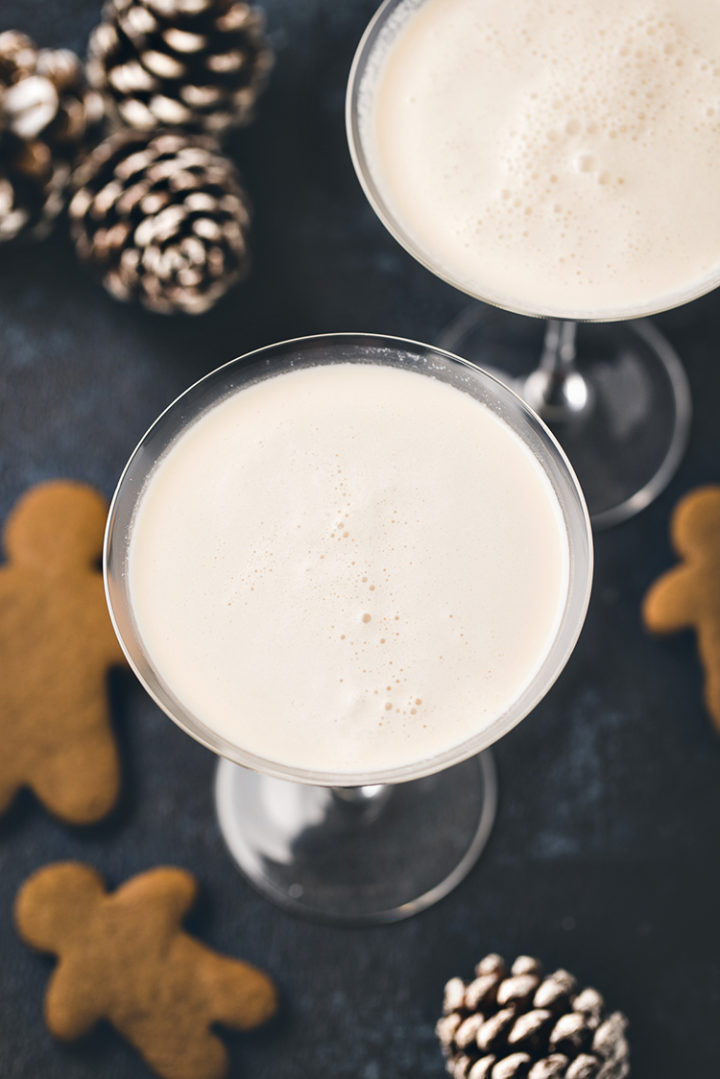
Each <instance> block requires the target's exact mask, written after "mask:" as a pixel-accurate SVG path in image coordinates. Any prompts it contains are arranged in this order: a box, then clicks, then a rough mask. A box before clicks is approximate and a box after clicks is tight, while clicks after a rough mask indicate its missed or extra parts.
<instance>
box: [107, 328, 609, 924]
mask: <svg viewBox="0 0 720 1079" xmlns="http://www.w3.org/2000/svg"><path fill="white" fill-rule="evenodd" d="M105 565H106V581H107V591H108V600H109V605H110V610H111V614H112V617H113V620H114V623H115V626H116V629H117V631H118V635H119V637H120V640H121V642H122V644H123V647H124V648H125V651H126V653H127V655H128V658H129V660H130V662H131V664H132V666H133V667H134V669H135V671H136V673H137V674H138V676H139V677H140V679H141V680H142V681H143V683H144V684H145V686H146V688H147V689H148V690H149V692H150V693H151V694H152V695H153V696H154V697H155V699H156V700H157V702H158V703H159V704H160V705H161V707H163V708H164V709H165V711H166V712H167V713H168V714H169V715H170V717H171V718H172V719H174V720H175V721H176V722H177V723H178V724H179V725H180V726H181V727H183V728H184V729H185V730H186V731H187V732H188V733H190V734H192V735H193V736H194V737H195V738H197V739H198V740H199V741H201V742H202V743H203V744H205V745H206V746H208V747H209V748H211V749H213V750H214V751H215V752H217V753H219V754H221V755H222V756H224V757H225V758H227V759H226V760H224V761H222V762H221V764H220V766H219V769H218V781H217V786H216V795H217V808H218V814H219V817H220V824H221V828H222V831H223V835H224V836H225V839H226V840H227V842H228V845H229V847H230V849H231V851H232V853H233V854H234V856H235V858H236V860H237V861H238V862H239V864H240V865H241V866H242V868H243V869H244V870H245V872H246V873H247V874H248V875H249V876H250V877H251V878H252V879H253V880H254V881H255V883H257V884H258V885H259V886H260V887H261V888H262V889H263V890H264V891H266V892H268V893H269V894H271V895H272V896H273V897H274V898H276V899H277V900H278V901H279V902H282V903H284V904H286V905H289V906H294V907H299V908H301V909H303V910H305V911H306V912H309V913H315V914H320V915H322V916H323V917H328V918H334V919H339V920H348V919H350V920H353V921H372V920H389V919H394V918H398V917H405V916H407V915H408V914H411V913H413V912H414V911H415V910H419V909H421V908H422V907H423V906H427V905H428V904H429V903H431V902H433V901H435V900H436V899H438V898H440V896H441V895H444V894H445V893H446V892H447V891H449V890H450V888H452V887H453V886H454V884H455V883H457V881H458V880H460V879H461V878H462V877H463V876H464V875H465V873H466V872H467V871H468V869H469V868H470V866H471V865H472V864H473V863H474V861H475V860H476V858H477V856H478V855H479V853H480V850H481V849H482V847H483V845H484V843H485V840H486V838H487V835H488V833H489V830H490V826H491V823H492V818H493V812H494V804H495V796H494V791H495V786H494V773H493V770H492V764H491V760H490V758H489V755H488V754H487V753H483V752H481V751H482V750H485V749H486V748H487V747H488V746H489V745H490V744H491V743H492V742H494V741H495V740H496V739H497V738H499V737H501V736H502V735H503V734H504V733H505V732H506V731H507V730H509V729H510V728H511V727H513V726H514V725H515V724H517V723H518V722H519V721H520V720H521V719H522V718H523V717H524V716H525V715H527V713H528V712H529V711H530V710H531V709H532V708H533V707H534V706H535V705H536V704H537V702H538V701H539V700H540V698H541V697H542V696H543V695H544V694H545V692H547V689H548V688H549V686H550V685H551V684H552V682H553V681H554V679H555V678H556V677H557V675H558V673H559V672H560V670H561V669H562V667H563V665H564V663H565V661H566V660H567V658H568V656H569V654H570V652H571V650H572V648H573V646H574V643H575V640H576V639H577V635H578V633H579V631H580V627H581V625H582V621H583V618H584V614H585V609H586V604H587V599H588V594H589V587H590V576H591V566H592V550H591V543H590V536H589V526H588V519H587V513H586V510H585V506H584V503H583V500H582V495H581V494H580V491H579V488H578V486H577V482H576V480H575V478H574V476H573V474H572V472H571V471H570V469H569V467H568V465H567V462H566V460H565V458H564V456H563V454H562V452H561V451H560V450H559V448H558V446H557V444H556V443H555V442H554V440H553V439H552V436H551V435H550V434H549V432H548V431H547V430H546V429H545V428H544V427H543V426H542V424H541V423H540V422H539V421H538V419H537V418H536V417H535V416H534V415H533V414H532V413H531V412H530V411H529V410H528V409H527V408H526V407H525V406H524V405H523V404H522V402H521V401H520V400H519V398H517V397H516V396H515V395H514V394H513V393H512V392H511V391H509V390H508V389H507V388H506V387H505V386H503V385H502V384H501V383H498V382H497V381H496V380H494V379H493V378H491V377H490V376H488V375H487V374H485V373H484V372H481V371H479V370H478V369H477V368H474V367H473V366H472V365H470V364H466V363H465V362H464V361H462V360H460V359H457V358H456V357H452V356H450V355H448V354H446V353H443V352H441V351H439V350H437V349H432V348H428V347H427V346H424V345H419V344H415V343H413V342H407V341H399V340H397V339H394V338H385V337H374V336H372V335H364V334H356V335H348V334H340V335H330V336H327V337H318V338H306V339H301V340H299V341H294V342H287V343H284V344H281V345H275V346H270V347H269V348H267V349H261V350H259V351H258V352H257V353H254V354H251V355H250V356H249V357H245V358H243V359H241V360H238V361H235V362H234V363H232V364H228V365H227V366H226V367H224V368H220V369H219V370H218V371H216V372H213V373H212V374H211V375H208V376H207V378H205V379H203V380H201V381H200V382H199V383H197V384H196V385H195V386H193V387H191V388H190V389H189V390H188V391H187V392H186V393H185V394H183V396H182V397H180V398H179V399H178V400H177V401H176V402H175V403H174V404H173V405H172V406H171V407H170V408H169V409H167V410H166V411H165V412H164V413H163V415H162V416H161V417H160V418H159V419H158V421H157V422H156V423H155V425H154V426H153V427H152V428H151V429H150V431H149V432H148V433H147V435H146V436H145V438H144V439H143V441H142V442H141V443H140V445H139V446H138V448H137V450H136V451H135V453H134V455H133V456H132V458H131V459H130V461H129V463H128V466H127V468H126V470H125V473H124V474H123V477H122V479H121V481H120V484H119V486H118V490H117V492H116V495H115V499H114V500H113V505H112V508H111V516H110V521H109V525H108V535H107V542H106V558H105ZM478 754H479V756H478ZM231 762H235V763H231ZM238 764H240V765H245V766H246V767H244V768H239V767H237V765H238ZM248 769H252V771H250V770H248ZM288 780H290V781H293V782H288ZM394 782H397V784H398V785H396V786H393V787H388V786H384V784H387V783H394ZM386 803H387V804H386Z"/></svg>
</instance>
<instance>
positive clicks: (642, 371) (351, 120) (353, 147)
mask: <svg viewBox="0 0 720 1079" xmlns="http://www.w3.org/2000/svg"><path fill="white" fill-rule="evenodd" d="M431 2H432V0H431ZM426 6H428V0H385V3H383V4H382V5H381V6H380V8H379V10H378V11H377V13H376V14H375V16H374V18H373V19H372V20H371V22H370V24H369V26H368V27H367V30H366V31H365V34H364V36H363V38H362V40H361V41H360V44H359V46H358V49H357V52H356V54H355V59H354V62H353V65H352V69H351V72H350V78H349V84H348V91H347V104H346V119H347V132H348V140H349V145H350V152H351V156H352V160H353V163H354V166H355V169H356V172H357V175H358V177H359V179H360V182H361V184H362V187H363V189H364V191H365V194H366V196H367V198H368V200H369V201H370V204H371V205H372V207H373V209H374V210H375V212H376V213H377V215H378V217H379V218H380V220H381V221H382V222H383V224H384V225H385V227H386V228H387V229H388V230H389V232H390V233H391V234H392V235H393V236H394V237H395V239H396V240H398V242H399V243H400V244H401V245H402V246H403V247H404V248H405V249H406V250H407V251H408V252H409V253H410V254H411V255H412V256H413V257H414V258H415V259H417V261H418V262H420V263H422V264H423V265H424V266H425V267H426V268H427V269H429V270H430V271H431V272H432V273H433V274H435V275H436V276H438V277H440V278H442V279H443V280H445V281H447V282H448V283H449V284H451V285H453V286H454V287H455V288H457V289H459V290H461V291H463V292H469V293H470V294H471V295H473V298H474V299H475V300H478V301H483V302H484V303H486V304H492V305H494V306H496V307H499V308H504V309H505V310H509V311H515V312H516V313H518V314H523V315H530V316H534V317H538V318H549V321H548V323H547V328H546V332H545V337H544V342H543V341H542V337H541V338H540V340H538V336H537V333H536V332H535V328H534V325H533V324H532V323H529V322H525V323H524V324H519V323H517V324H516V325H515V326H511V325H509V324H508V321H507V320H505V319H503V318H502V316H500V317H498V315H499V313H498V315H496V316H494V317H493V316H492V315H491V314H490V313H489V312H488V310H487V308H483V307H482V306H481V305H480V304H479V303H475V304H474V305H472V306H471V307H468V308H466V309H464V310H463V311H461V313H460V314H459V316H458V317H457V318H456V319H455V320H453V322H452V323H451V324H450V325H449V326H448V327H447V328H446V329H445V331H444V332H443V333H441V334H440V335H439V338H438V341H439V343H440V344H441V345H442V346H443V347H445V348H447V349H449V350H451V351H456V352H459V353H460V354H462V355H464V356H468V357H470V358H471V359H472V360H473V361H474V362H476V363H478V364H480V365H481V366H483V367H487V368H489V369H491V370H493V371H494V372H495V373H496V374H498V376H499V377H501V378H503V379H504V380H505V381H507V382H508V383H509V384H510V385H512V386H513V388H514V389H515V390H516V391H517V392H518V393H519V394H520V395H521V396H522V397H523V398H524V399H525V400H526V401H527V402H528V404H530V406H531V407H532V408H533V409H534V410H535V411H536V412H537V413H538V414H539V415H540V416H541V417H542V418H543V419H544V420H545V422H547V423H548V424H549V425H550V427H551V428H552V429H553V430H554V432H555V434H556V435H557V436H558V438H559V440H560V442H561V444H562V445H563V448H564V449H565V451H566V452H567V454H568V456H569V458H570V460H571V461H572V463H573V467H574V468H575V470H576V472H577V474H578V477H579V480H580V483H581V485H582V488H583V492H584V494H585V497H586V499H587V503H588V508H589V511H590V516H591V519H592V522H593V524H594V525H595V526H596V527H604V526H608V525H612V524H616V523H618V522H620V521H622V520H625V519H626V518H628V517H631V516H632V515H633V514H635V513H637V512H638V511H639V510H641V509H643V508H644V507H645V506H646V505H648V503H649V502H651V501H652V500H653V498H655V497H656V495H657V494H658V493H659V492H660V491H661V490H662V489H663V487H664V486H665V485H666V483H667V482H668V481H669V480H670V478H671V476H672V475H673V473H674V472H675V469H676V468H677V466H678V464H679V462H680V459H681V457H682V454H683V451H684V449H685V445H686V442H687V437H688V433H689V424H690V417H691V403H690V393H689V388H688V383H687V377H686V375H685V372H684V369H683V367H682V365H681V363H680V361H679V359H678V357H677V355H676V353H675V351H674V349H673V348H672V346H671V345H670V344H669V342H668V341H667V340H666V339H665V338H664V337H663V336H662V334H661V333H660V332H659V330H658V329H657V328H656V327H655V326H654V325H653V324H652V323H651V322H649V321H648V320H647V319H645V318H644V317H643V318H641V317H640V316H646V315H649V314H654V313H657V312H658V311H660V310H663V309H664V308H663V306H662V305H661V304H660V305H658V304H654V303H652V302H649V303H645V304H641V305H637V307H636V308H635V309H632V310H628V309H627V308H624V309H622V310H612V309H607V310H602V311H599V312H598V313H593V312H592V311H591V312H588V313H583V315H582V320H581V321H578V316H577V315H575V318H573V312H572V311H568V310H564V309H563V308H562V306H560V307H558V308H557V309H555V310H551V309H545V310H543V309H542V307H541V306H538V307H537V308H534V309H531V308H530V307H528V308H523V307H521V306H517V305H516V304H514V303H512V302H508V301H507V300H505V299H504V298H503V296H502V295H492V294H484V295H479V294H475V293H472V292H470V290H469V289H468V287H467V285H466V284H464V283H463V281H462V280H461V278H460V275H459V274H455V273H454V272H453V270H452V268H448V267H446V266H444V265H442V264H441V262H440V259H439V258H438V257H436V256H435V253H434V252H433V251H432V250H430V249H428V248H427V247H425V246H422V245H421V243H420V242H419V241H418V240H417V238H416V237H415V236H413V235H412V234H411V232H410V230H409V229H408V227H407V225H406V223H405V222H404V220H403V218H402V215H399V214H398V212H397V211H396V209H395V208H394V207H393V206H391V205H390V202H389V199H388V197H387V195H386V192H385V185H384V184H383V183H382V181H381V176H380V165H379V163H378V155H377V153H376V152H375V151H374V148H373V146H372V145H371V144H372V142H373V137H374V136H373V104H372V102H373V97H374V94H375V91H376V88H377V83H378V80H379V77H380V74H381V72H382V69H383V64H384V62H385V58H386V57H387V55H388V51H389V50H390V49H391V48H392V46H393V44H394V42H395V41H396V40H397V38H398V35H399V34H400V33H401V32H402V31H403V30H404V29H405V27H406V26H407V25H409V24H410V23H411V22H412V20H413V18H414V17H415V16H416V14H417V12H419V11H420V10H421V9H422V8H423V7H426ZM473 13H475V16H474V17H477V15H478V9H477V8H473V7H472V5H468V7H467V15H468V27H469V31H468V32H474V31H473V30H472V28H471V22H472V18H473ZM479 14H480V15H481V11H480V12H479ZM621 44H622V43H621ZM618 47H619V46H618ZM669 62H670V61H669ZM672 62H674V60H673V61H672ZM500 92H502V91H500ZM457 104H460V102H457ZM437 152H438V153H441V152H442V151H441V149H440V148H439V147H438V148H437ZM622 243H623V237H622V235H621V233H620V231H618V244H619V245H622ZM716 283H717V282H715V281H711V282H706V283H704V284H703V285H702V286H701V287H698V288H697V289H696V290H694V291H691V292H689V293H688V294H687V295H685V294H682V295H679V296H678V298H677V300H676V301H675V303H677V304H679V303H684V302H687V301H688V300H691V299H694V298H695V297H696V296H698V295H700V294H702V293H704V292H706V291H709V289H710V288H712V287H714V285H715V284H716ZM629 320H632V321H629ZM538 357H539V364H538Z"/></svg>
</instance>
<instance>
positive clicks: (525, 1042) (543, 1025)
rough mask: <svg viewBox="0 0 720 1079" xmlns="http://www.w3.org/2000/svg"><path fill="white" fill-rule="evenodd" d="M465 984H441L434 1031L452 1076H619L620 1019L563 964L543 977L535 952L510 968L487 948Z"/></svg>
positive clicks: (623, 1057) (624, 1058)
mask: <svg viewBox="0 0 720 1079" xmlns="http://www.w3.org/2000/svg"><path fill="white" fill-rule="evenodd" d="M475 975H476V976H475V979H474V980H473V981H471V982H469V983H468V984H466V983H465V982H463V980H462V979H461V978H451V980H450V981H449V982H448V983H447V985H446V986H445V1001H444V1006H443V1012H444V1014H443V1017H442V1019H440V1020H439V1021H438V1024H437V1028H436V1031H437V1035H438V1038H439V1039H440V1044H441V1046H442V1050H443V1053H444V1054H445V1057H446V1060H447V1070H448V1072H449V1073H450V1075H452V1076H453V1079H625V1077H626V1076H627V1075H628V1074H629V1071H630V1067H629V1050H628V1044H627V1041H626V1039H625V1030H626V1027H627V1020H626V1018H625V1016H624V1015H622V1013H621V1012H612V1013H608V1011H607V1009H606V1007H605V1002H604V1000H603V998H602V997H601V996H600V994H599V993H598V992H597V991H596V990H595V989H584V990H583V991H582V992H578V988H577V982H576V980H575V978H574V977H573V976H572V974H568V972H567V971H566V970H556V971H555V972H554V974H549V975H547V976H543V972H542V967H541V965H540V963H539V962H538V961H537V959H531V958H530V957H529V956H520V957H519V958H518V959H516V960H515V962H514V963H513V965H512V967H511V968H510V970H508V968H507V966H506V965H505V962H504V961H503V959H502V958H501V957H500V956H499V955H488V956H486V957H485V959H483V960H481V961H480V962H479V963H478V965H477V966H476V968H475Z"/></svg>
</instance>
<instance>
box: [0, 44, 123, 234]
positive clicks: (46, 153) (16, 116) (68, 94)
mask: <svg viewBox="0 0 720 1079" xmlns="http://www.w3.org/2000/svg"><path fill="white" fill-rule="evenodd" d="M101 118H102V103H101V101H100V98H99V96H98V95H97V94H96V93H94V92H92V91H89V90H88V89H87V87H86V85H85V81H84V76H83V71H82V66H81V64H80V61H79V60H78V58H77V56H75V54H74V53H72V52H70V50H69V49H40V50H38V49H36V47H35V45H34V44H33V42H32V41H31V39H30V38H29V37H27V36H26V35H25V34H21V33H18V31H16V30H6V31H5V32H4V33H2V34H0V242H2V241H4V240H13V239H15V237H17V236H21V235H24V236H33V237H41V236H43V235H45V234H47V233H48V232H49V231H50V228H51V226H52V223H53V221H54V220H55V218H56V217H57V216H58V214H59V213H60V211H61V210H62V209H63V206H64V204H65V195H66V188H67V182H68V179H69V177H70V171H71V169H72V166H73V164H74V162H75V160H76V159H77V157H78V155H79V153H80V151H81V150H82V149H83V148H85V147H86V146H87V144H88V143H89V142H91V141H94V140H95V139H96V138H97V137H98V136H99V124H100V120H101Z"/></svg>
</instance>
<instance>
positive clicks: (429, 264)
mask: <svg viewBox="0 0 720 1079" xmlns="http://www.w3.org/2000/svg"><path fill="white" fill-rule="evenodd" d="M415 2H416V5H417V6H420V4H422V3H425V2H427V0H415ZM406 3H408V0H382V3H381V4H380V6H379V8H378V9H377V11H376V12H375V14H374V15H373V16H372V18H371V19H370V22H369V23H368V24H367V26H366V27H365V30H364V32H363V35H362V37H361V38H360V41H359V42H358V45H357V48H356V50H355V54H354V56H353V59H352V63H351V65H350V71H349V74H348V82H347V89H346V93H345V131H346V135H347V141H348V148H349V151H350V158H351V160H352V163H353V167H354V169H355V174H356V176H357V178H358V181H359V183H360V186H361V188H362V190H363V192H364V194H365V197H366V198H367V200H368V202H369V203H370V206H371V207H372V209H373V211H374V212H375V215H376V216H377V217H378V219H379V220H380V222H381V224H382V225H383V226H384V227H385V229H386V230H387V231H388V232H389V233H390V235H391V236H392V237H393V239H394V240H396V241H397V243H399V244H400V246H401V247H403V248H404V249H405V250H406V251H407V253H408V254H409V255H411V256H412V258H414V259H415V261H416V262H418V263H420V265H421V266H424V268H425V269H426V270H428V272H429V273H431V274H433V276H434V277H438V278H439V279H440V280H441V281H444V282H445V283H446V284H448V285H450V286H452V288H455V289H457V290H458V292H462V293H464V294H465V295H466V296H470V297H471V298H472V299H473V300H477V301H479V302H480V303H486V304H488V305H489V306H491V307H497V308H499V309H500V310H502V311H508V312H510V313H511V314H515V315H525V316H526V317H528V318H540V319H561V320H563V321H567V322H626V321H628V320H630V319H636V318H646V317H650V316H652V315H659V314H662V313H663V312H665V311H672V310H673V309H674V308H676V307H682V306H684V305H685V304H687V303H691V302H692V301H693V300H699V299H700V298H701V297H702V296H706V295H707V294H708V293H709V292H712V291H713V290H714V289H716V288H717V287H718V285H720V267H718V269H717V270H716V271H715V273H714V275H712V276H711V277H709V278H706V279H705V280H704V281H703V283H702V284H700V285H696V286H690V287H688V288H685V289H684V290H682V291H679V292H676V293H673V294H672V295H671V296H670V297H669V298H666V301H665V302H664V303H663V302H660V301H657V300H656V301H652V302H648V303H645V304H637V305H636V306H635V307H632V308H607V309H604V310H603V311H601V312H597V310H596V311H592V310H583V309H576V310H568V309H566V308H562V307H557V308H553V309H552V310H547V309H546V310H536V309H529V308H526V307H523V306H522V305H516V304H513V303H512V302H511V301H510V302H508V301H507V300H505V299H504V298H503V296H502V295H500V294H498V295H493V294H492V293H490V292H487V293H483V294H482V295H480V294H479V293H478V292H474V291H473V290H472V289H471V288H470V287H469V286H468V285H467V284H463V282H462V281H461V280H460V279H459V278H456V277H455V276H454V275H453V274H452V273H451V272H450V271H448V270H445V269H444V268H443V267H442V266H441V265H440V264H439V263H438V262H437V261H434V260H433V259H432V257H431V256H430V255H429V254H428V253H427V252H426V251H424V250H423V248H422V247H421V245H420V244H418V243H417V242H416V241H415V240H413V238H412V237H411V236H410V234H409V233H408V232H406V231H405V229H404V228H403V226H402V225H401V224H400V221H399V220H398V217H397V215H396V214H395V213H394V212H393V210H392V209H391V208H390V206H389V205H388V202H387V200H386V199H385V198H384V197H383V195H382V193H381V191H380V186H379V184H378V183H377V181H376V175H377V170H373V168H372V166H371V164H370V160H369V156H368V155H367V153H366V151H365V143H364V140H363V137H362V134H361V130H360V126H361V125H360V115H359V108H358V99H359V96H360V91H361V86H362V82H363V78H364V75H365V73H366V70H367V64H368V61H369V59H370V58H371V56H372V54H373V51H374V48H375V45H376V43H377V38H378V37H379V35H380V34H381V33H382V31H383V29H384V27H385V24H386V23H387V21H388V19H389V17H390V16H391V15H392V13H393V12H394V11H395V10H396V8H398V7H400V6H401V5H402V4H406Z"/></svg>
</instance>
